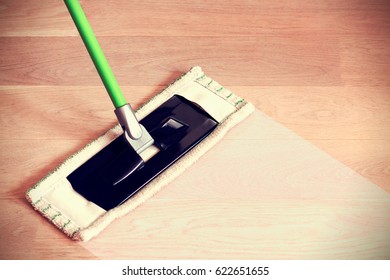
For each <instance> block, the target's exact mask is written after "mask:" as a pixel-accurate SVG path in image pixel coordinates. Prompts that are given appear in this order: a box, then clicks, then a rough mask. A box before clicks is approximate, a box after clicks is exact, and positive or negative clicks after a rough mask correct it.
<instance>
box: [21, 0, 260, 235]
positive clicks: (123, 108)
mask: <svg viewBox="0 0 390 280" xmlns="http://www.w3.org/2000/svg"><path fill="white" fill-rule="evenodd" d="M65 3H66V6H67V8H68V10H69V12H70V14H71V16H72V18H73V21H74V23H75V25H76V27H77V29H78V31H79V33H80V36H81V38H82V39H83V41H84V44H85V46H86V48H87V50H88V52H89V54H90V56H91V59H92V61H93V63H94V64H95V67H96V69H97V72H98V73H99V75H100V77H101V79H102V82H103V84H104V86H105V88H106V90H107V92H108V94H109V96H110V98H111V100H112V103H113V105H114V106H115V111H114V112H115V115H116V117H117V119H118V125H116V126H115V127H113V128H112V129H110V130H109V131H107V132H106V133H104V134H103V135H102V136H100V137H99V138H97V139H95V140H94V141H92V142H91V143H89V144H87V145H86V146H85V147H84V148H83V149H81V150H80V151H78V152H76V153H75V154H73V155H72V156H70V157H69V158H68V159H67V160H65V161H64V162H63V163H62V164H61V165H60V166H58V167H57V168H56V169H55V170H54V171H52V172H50V173H49V174H48V175H46V176H45V177H44V178H43V179H41V180H40V181H39V182H38V183H37V184H36V185H35V186H33V187H32V188H30V189H29V190H28V191H27V193H26V197H27V199H28V201H29V202H30V203H31V204H32V206H33V208H34V209H35V210H37V211H38V212H39V213H41V214H42V215H43V216H44V217H46V218H47V219H48V220H49V221H50V222H51V223H53V224H54V225H55V226H56V227H57V228H59V229H60V230H61V231H62V232H64V233H65V234H66V235H67V236H69V237H70V238H72V239H74V240H81V241H87V240H89V239H91V238H93V237H95V236H97V235H98V234H99V233H100V232H101V231H102V230H103V229H104V228H106V227H107V226H108V225H109V224H110V223H111V222H112V221H113V220H115V219H117V218H120V217H122V216H124V215H126V214H128V213H129V212H131V211H132V210H134V209H135V208H136V207H138V206H140V205H141V204H142V203H143V202H144V201H146V200H147V199H149V198H150V197H152V196H153V195H154V194H156V193H157V192H158V191H159V190H161V189H162V188H163V187H165V186H167V185H168V184H169V183H170V182H171V181H172V180H174V179H175V178H177V176H179V175H180V174H181V173H182V172H184V171H185V170H186V169H187V168H189V167H190V166H191V165H192V164H193V163H194V162H196V161H197V160H198V159H199V158H200V157H201V156H202V155H204V154H205V153H206V152H207V151H208V150H209V149H211V148H212V147H213V146H214V145H215V144H216V143H218V141H220V140H221V139H222V138H223V137H224V135H225V134H226V133H227V132H228V131H229V130H230V129H231V128H232V127H234V126H235V125H236V124H238V123H239V122H241V121H242V120H244V119H245V118H246V117H248V116H249V115H250V114H251V113H252V112H253V110H254V107H253V105H252V104H250V103H249V102H247V101H246V100H244V99H242V98H240V97H238V96H236V95H235V94H234V93H232V92H231V91H229V90H228V89H226V88H225V87H223V86H222V85H220V84H219V83H218V82H216V81H214V80H213V79H211V78H210V77H208V76H207V75H206V74H205V73H204V72H203V71H202V69H201V68H200V67H199V66H195V67H193V68H191V69H190V70H189V71H188V72H187V73H185V74H183V75H182V76H181V77H178V78H177V79H176V80H175V81H173V82H172V83H171V84H170V85H169V86H167V87H166V88H165V89H164V90H163V91H162V92H160V93H159V94H157V95H156V96H154V97H153V98H151V99H150V100H149V101H147V102H146V103H145V104H143V105H142V106H141V107H140V108H138V110H136V111H133V109H132V107H131V105H130V104H129V103H127V102H126V100H125V97H124V95H123V93H122V92H121V89H120V87H119V85H118V83H117V81H116V79H115V76H114V74H113V72H112V70H111V68H110V66H109V64H108V62H107V60H106V58H105V56H104V54H103V51H102V50H101V48H100V45H99V43H98V41H97V40H96V37H95V36H94V33H93V31H92V29H91V27H90V25H89V23H88V20H87V18H86V17H85V14H84V12H83V10H82V8H81V6H80V4H79V2H78V1H77V0H65Z"/></svg>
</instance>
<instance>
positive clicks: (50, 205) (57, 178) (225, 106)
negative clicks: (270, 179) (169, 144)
mask: <svg viewBox="0 0 390 280" xmlns="http://www.w3.org/2000/svg"><path fill="white" fill-rule="evenodd" d="M175 95H177V96H181V97H184V98H185V99H187V100H189V101H191V102H193V103H195V104H196V105H197V106H199V107H201V108H202V109H203V110H204V111H206V112H207V113H208V114H209V115H210V116H211V117H212V118H213V119H215V120H216V121H217V122H218V125H217V126H216V128H215V129H214V130H213V131H212V132H211V133H210V134H209V135H208V136H207V137H206V138H204V139H203V140H202V141H201V142H200V143H198V144H197V145H196V146H195V147H193V148H192V149H191V150H189V151H188V152H186V153H185V154H184V155H183V156H182V157H181V158H179V159H178V160H177V161H175V163H174V164H172V165H170V166H169V167H168V168H167V169H165V170H164V172H162V173H161V174H159V175H158V176H156V177H155V178H154V179H153V180H152V181H151V182H149V183H148V184H147V185H146V186H144V187H143V188H142V189H140V190H139V191H137V192H136V193H135V194H134V195H132V196H131V197H130V198H129V199H127V200H126V201H124V202H123V203H121V204H119V205H118V206H116V207H114V208H112V209H110V210H105V209H103V208H102V207H99V206H98V205H97V204H95V203H93V202H92V201H90V200H88V199H86V198H85V197H83V196H82V195H80V194H79V193H78V192H77V191H75V190H74V188H73V187H72V185H71V183H70V182H69V180H68V179H67V177H68V176H69V175H70V174H72V172H74V171H75V170H77V169H78V168H79V167H80V166H82V165H83V164H84V163H85V162H86V161H87V160H88V159H90V158H92V157H93V156H94V155H96V154H97V153H99V151H101V150H102V149H104V148H105V147H107V146H108V145H109V144H110V143H112V142H113V141H115V140H116V139H117V138H118V137H120V136H121V135H122V134H123V130H122V128H121V126H120V125H119V124H118V125H116V126H115V127H113V128H112V129H110V130H108V131H107V132H106V133H104V134H103V135H102V136H100V137H99V138H97V139H95V140H93V141H92V142H91V143H89V144H87V145H86V146H85V147H84V148H82V149H81V150H79V151H77V152H76V153H75V154H73V155H72V156H70V157H69V158H68V159H66V160H65V161H64V162H63V163H62V164H61V165H59V166H58V167H57V168H56V169H55V170H53V171H52V172H50V173H49V174H48V175H46V176H45V177H44V178H43V179H41V180H40V181H39V182H38V183H37V184H36V185H34V186H33V187H31V188H30V189H29V190H28V191H27V192H26V198H27V200H28V201H29V202H30V203H31V205H32V206H33V208H34V209H35V210H36V211H38V212H39V213H40V214H42V215H43V216H44V217H46V218H47V219H48V220H49V221H50V222H51V223H52V224H54V225H55V226H56V227H57V228H59V229H60V230H61V231H62V232H63V233H65V234H66V235H67V236H69V237H70V238H71V239H73V240H79V241H88V240H90V239H91V238H93V237H95V236H97V235H98V234H99V233H100V232H101V231H102V230H104V229H105V228H106V227H107V226H109V225H110V223H111V222H112V221H114V220H115V219H117V218H120V217H123V216H124V215H126V214H128V213H130V212H131V211H132V210H134V209H135V208H137V207H138V206H140V205H141V204H142V203H143V202H144V201H146V200H148V199H149V198H151V197H152V196H153V195H155V194H156V193H157V192H158V191H160V190H161V189H162V188H163V187H165V186H167V185H168V184H169V183H170V182H171V181H173V180H174V179H175V178H177V177H178V176H179V175H180V174H181V173H183V172H184V171H185V170H186V169H188V168H189V167H190V166H191V165H192V164H193V163H195V162H196V161H197V160H198V159H199V158H200V157H201V156H202V155H204V154H205V153H206V152H207V151H208V150H210V149H211V148H212V147H213V146H214V145H215V144H217V143H218V142H219V141H220V140H221V139H222V138H223V137H224V136H225V135H226V133H227V132H228V131H229V130H230V129H231V128H233V127H234V126H235V125H237V124H238V123H240V122H241V121H243V120H244V119H245V118H247V117H248V116H249V115H250V114H251V113H252V112H253V111H254V107H253V105H252V104H251V103H249V102H247V101H246V100H244V99H242V98H240V97H238V96H236V95H235V94H234V93H232V92H231V91H229V90H228V89H226V88H225V87H223V86H222V85H220V84H219V83H218V82H216V81H214V80H213V79H211V78H210V77H208V76H206V75H205V73H204V72H203V71H202V69H201V68H200V67H198V66H197V67H193V68H192V69H191V70H190V71H188V72H187V73H185V74H184V75H182V76H181V77H179V78H178V79H177V80H176V81H174V82H173V83H172V84H170V85H169V86H168V87H166V88H165V89H164V90H163V91H162V92H161V93H159V94H157V95H156V96H154V97H153V98H151V99H150V100H149V101H148V102H146V103H145V104H143V105H142V106H141V107H140V108H139V109H138V110H137V111H136V116H137V118H138V119H139V120H141V121H142V119H144V118H145V117H146V116H148V115H149V114H150V113H151V112H153V111H154V110H156V108H158V107H159V106H160V105H161V104H163V103H164V102H166V101H167V100H169V99H170V98H172V97H173V96H175Z"/></svg>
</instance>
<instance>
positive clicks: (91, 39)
mask: <svg viewBox="0 0 390 280" xmlns="http://www.w3.org/2000/svg"><path fill="white" fill-rule="evenodd" d="M64 1H65V4H66V6H67V7H68V10H69V13H70V15H71V16H72V18H73V21H74V23H75V25H76V27H77V29H78V31H79V33H80V36H81V38H82V39H83V41H84V44H85V46H86V48H87V50H88V52H89V55H90V56H91V58H92V61H93V63H94V64H95V67H96V69H97V71H98V73H99V76H100V78H101V79H102V81H103V84H104V86H105V88H106V90H107V92H108V94H109V95H110V98H111V101H112V103H113V104H114V106H115V108H119V107H121V106H123V105H125V104H126V103H127V102H126V99H125V97H124V96H123V93H122V91H121V89H120V87H119V85H118V82H117V81H116V78H115V76H114V73H113V72H112V70H111V67H110V65H108V62H107V59H106V57H105V56H104V53H103V51H102V49H101V48H100V45H99V43H98V41H97V40H96V37H95V34H94V33H93V31H92V28H91V26H90V25H89V22H88V20H87V18H86V16H85V14H84V11H83V9H82V8H81V6H80V3H79V1H78V0H64Z"/></svg>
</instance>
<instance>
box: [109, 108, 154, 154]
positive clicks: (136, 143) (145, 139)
mask: <svg viewBox="0 0 390 280" xmlns="http://www.w3.org/2000/svg"><path fill="white" fill-rule="evenodd" d="M114 112H115V115H116V117H117V118H118V121H119V124H120V125H121V126H122V128H123V133H124V134H125V137H126V140H127V141H128V142H129V144H130V145H131V146H132V147H133V149H134V150H135V151H136V152H137V153H138V154H140V153H142V151H144V150H145V149H147V148H148V147H149V146H151V145H152V144H153V142H154V140H153V138H152V136H150V134H149V132H148V131H147V130H146V129H145V127H144V126H143V125H142V124H140V123H139V122H138V119H137V117H136V116H135V114H134V111H133V109H132V108H131V106H130V104H129V103H126V104H125V105H123V106H121V107H118V108H116V109H115V111H114Z"/></svg>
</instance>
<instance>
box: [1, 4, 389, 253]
mask: <svg viewBox="0 0 390 280" xmlns="http://www.w3.org/2000/svg"><path fill="white" fill-rule="evenodd" d="M80 2H81V4H82V5H83V7H84V9H85V12H86V14H87V16H88V18H89V19H90V21H91V25H92V27H93V29H94V31H95V33H96V34H97V36H98V39H99V41H100V42H101V45H102V48H103V49H104V51H105V53H106V55H107V58H108V60H109V62H110V64H111V66H112V68H113V70H114V72H115V74H116V75H117V77H118V81H119V83H120V84H121V85H122V87H123V91H124V93H125V95H126V98H127V99H128V101H129V102H130V103H132V104H134V105H135V107H137V106H139V105H140V104H142V103H143V102H145V101H146V100H147V99H148V98H150V97H152V96H153V95H155V94H156V93H158V92H159V91H160V90H162V89H163V88H164V86H166V85H168V84H169V83H171V82H172V81H173V79H175V78H176V77H178V76H179V75H181V74H182V73H183V72H185V71H187V70H188V69H189V68H190V67H192V66H194V65H200V66H202V68H203V69H204V71H205V72H206V73H207V74H208V75H209V76H211V77H213V78H214V79H215V80H217V81H218V82H220V83H221V84H223V85H224V86H226V87H228V88H229V89H231V90H232V91H234V92H235V93H237V94H238V95H240V96H242V97H244V98H246V99H248V100H249V101H250V102H252V103H253V104H254V105H255V106H256V107H257V108H258V109H259V110H261V111H262V112H264V113H265V114H266V115H267V116H269V117H271V118H272V119H273V120H276V121H277V122H279V123H281V124H282V125H284V126H285V127H287V128H288V129H290V130H291V131H293V132H294V133H296V134H297V135H299V136H301V137H303V138H304V139H306V140H308V141H309V142H311V143H312V144H314V145H315V146H316V147H318V148H320V149H321V150H323V151H325V152H326V153H328V154H329V155H331V156H332V157H333V158H335V159H337V160H339V161H341V162H342V163H343V164H345V165H347V166H348V167H350V168H351V169H352V170H354V171H353V172H357V173H358V174H360V175H362V176H363V177H365V178H367V179H368V180H369V181H371V182H373V183H375V184H377V185H378V186H379V187H380V188H382V189H383V190H385V191H386V192H387V193H390V146H389V144H388V143H390V67H389V65H390V49H389V47H388V46H389V43H390V41H389V38H390V18H389V14H390V4H389V3H388V1H386V0H374V1H363V0H348V1H337V0H326V1H301V0H293V1H287V0H281V1H236V0H229V1H222V0H221V1H195V2H194V1H178V0H169V1H126V0H116V1H103V0H97V1H80ZM0 73H1V74H0V106H1V110H0V125H1V127H2V130H1V132H0V145H1V151H0V152H1V154H0V172H1V177H0V184H1V186H2V188H1V189H0V203H1V206H2V207H1V208H2V211H1V212H0V222H1V225H2V227H0V240H1V241H0V258H1V259H51V258H54V259H94V258H122V259H126V258H146V259H149V258H152V259H153V258H170V257H172V258H173V257H176V258H247V259H248V258H252V259H256V258H265V257H268V258H275V259H307V258H318V259H329V258H341V259H351V258H369V259H388V258H389V257H390V256H389V254H388V252H389V251H390V248H389V246H388V243H386V242H388V236H390V233H389V228H388V225H389V224H390V223H389V222H388V217H389V215H388V213H389V206H388V204H387V202H386V201H387V197H386V196H384V199H383V200H381V199H377V198H376V199H371V200H369V199H364V198H365V195H369V194H370V191H369V190H367V193H365V192H361V193H360V194H359V195H360V198H359V199H360V200H359V199H358V200H356V199H354V198H356V197H358V196H359V195H358V194H357V192H356V191H353V190H352V189H348V190H349V191H350V193H348V192H346V191H345V192H343V193H339V195H341V194H342V195H344V196H343V200H342V201H341V200H337V201H336V200H329V199H324V198H323V197H322V198H321V197H318V199H317V200H315V199H314V200H307V199H301V198H297V197H296V198H294V199H291V198H283V197H280V196H279V199H277V198H276V197H268V198H267V199H263V198H261V203H259V199H260V198H259V196H256V195H255V196H254V197H253V198H254V199H258V200H257V201H256V200H251V199H250V197H249V195H250V194H251V193H250V191H249V190H246V191H245V189H244V188H243V189H242V191H241V192H240V194H241V196H242V197H241V198H242V199H243V200H237V199H234V198H231V197H230V198H229V197H225V199H224V200H221V199H218V194H221V191H220V190H218V191H217V192H213V189H211V190H210V189H207V190H204V191H205V193H206V194H207V195H206V196H201V195H200V193H199V192H197V191H192V192H190V193H183V190H182V189H181V188H180V187H179V185H180V184H179V183H177V184H179V185H173V186H172V188H170V189H167V190H164V192H163V193H162V194H161V195H160V196H158V197H157V198H155V199H154V200H152V201H150V202H147V203H146V204H145V207H142V208H140V209H137V210H136V212H134V213H133V215H132V218H131V219H129V220H123V221H120V222H118V223H114V224H113V225H112V228H110V230H109V231H108V232H104V233H103V234H102V237H101V238H98V239H96V240H94V241H93V242H92V243H89V244H79V243H75V242H71V241H69V240H68V239H67V238H65V236H63V234H62V233H60V232H59V231H58V230H57V229H55V228H54V226H52V225H51V224H50V223H48V222H47V221H46V220H45V219H43V218H42V217H40V216H39V215H38V214H37V213H35V212H34V211H33V210H32V208H31V207H30V206H29V205H28V203H27V202H26V200H25V198H24V193H25V191H26V190H27V189H28V188H29V187H31V186H32V185H34V184H35V183H36V182H37V181H39V180H40V179H41V178H42V177H43V176H45V175H46V174H47V173H48V172H49V171H51V170H53V169H54V168H55V167H56V166H57V165H58V164H60V163H61V162H62V161H63V160H65V159H66V158H67V157H68V156H70V155H71V154H72V153H74V152H75V151H77V150H78V149H80V148H82V147H83V146H84V145H86V144H87V143H88V142H89V141H90V140H92V139H94V138H96V137H97V136H99V135H100V134H102V133H103V132H104V131H106V130H107V129H109V128H110V127H112V126H113V125H114V124H115V117H114V114H113V113H112V105H111V104H110V100H109V98H108V97H107V95H106V94H105V92H104V89H103V88H102V85H101V81H100V80H99V78H98V76H97V74H96V71H95V69H94V68H93V65H92V62H91V61H90V59H89V57H88V55H87V52H86V50H85V48H84V46H83V44H82V42H81V40H80V38H79V37H78V33H77V31H76V29H75V27H74V24H73V23H72V20H71V18H70V16H69V14H68V12H67V10H66V8H65V5H64V4H63V1H58V0H48V1H33V0H25V1H11V0H0ZM268 132H269V133H270V135H269V136H270V137H271V136H273V137H275V135H274V134H272V133H271V130H268ZM235 137H236V136H235ZM275 139H276V138H275ZM228 140H229V141H231V142H230V143H233V142H234V141H242V140H245V139H237V138H233V139H228ZM268 140H269V139H268ZM268 140H267V139H263V140H261V141H264V144H266V143H268V142H267V141H268ZM206 163H207V162H206ZM208 176H211V177H210V178H212V174H210V175H208ZM291 176H292V177H294V176H295V175H294V174H293V173H292V174H291ZM206 178H207V177H206ZM183 180H184V179H183ZM189 184H190V182H189V181H188V182H187V181H185V180H184V181H182V182H181V185H180V186H188V185H189ZM236 185H237V184H232V185H229V186H228V189H229V190H233V188H235V187H236ZM359 186H361V185H359ZM359 186H356V187H359ZM308 188H309V186H308ZM184 190H185V188H184ZM187 190H188V189H187ZM307 191H308V193H310V192H309V190H307ZM228 194H231V192H229V191H227V192H226V196H228ZM268 194H269V195H271V194H272V192H268ZM274 195H275V193H274ZM194 197H197V199H194ZM348 197H350V199H348ZM231 205H235V206H234V207H233V208H232V207H231ZM237 210H239V211H237ZM243 215H245V216H246V218H244V219H242V217H243ZM302 221H304V222H302ZM334 222H336V224H335V223H334ZM305 224H306V225H305ZM124 225H125V226H127V227H129V231H130V230H131V238H129V234H128V232H126V231H123V230H121V228H122V227H123V226H124ZM278 225H280V226H278ZM216 232H218V233H220V234H219V235H216V234H215V233H216ZM110 234H112V236H110ZM386 234H387V236H386ZM121 240H122V241H123V240H126V242H127V243H126V244H127V245H126V246H125V247H126V248H125V249H124V248H122V250H121V246H123V242H121ZM386 249H388V250H387V252H386Z"/></svg>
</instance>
